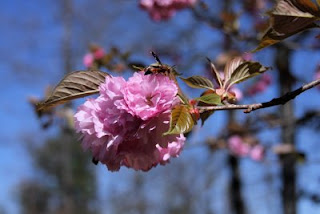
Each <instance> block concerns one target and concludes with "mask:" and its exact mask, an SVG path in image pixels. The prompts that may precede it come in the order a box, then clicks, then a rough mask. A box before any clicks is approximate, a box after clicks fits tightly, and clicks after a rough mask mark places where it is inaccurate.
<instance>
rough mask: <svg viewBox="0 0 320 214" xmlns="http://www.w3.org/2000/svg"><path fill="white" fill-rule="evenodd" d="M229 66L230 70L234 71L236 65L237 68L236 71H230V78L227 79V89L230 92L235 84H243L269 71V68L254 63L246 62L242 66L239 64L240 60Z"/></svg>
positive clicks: (233, 61)
mask: <svg viewBox="0 0 320 214" xmlns="http://www.w3.org/2000/svg"><path fill="white" fill-rule="evenodd" d="M228 64H230V65H228V66H226V67H229V68H230V69H234V68H235V66H234V65H236V66H237V67H236V68H235V70H233V71H232V70H230V71H229V74H230V76H229V77H228V78H226V79H225V84H224V86H225V89H226V90H228V89H229V88H230V86H232V85H233V84H236V83H239V82H242V81H244V80H246V79H248V78H251V77H254V76H256V75H258V74H261V73H263V72H265V71H267V70H268V69H269V67H264V66H262V65H261V64H260V63H258V62H252V61H244V62H242V63H241V64H239V60H237V59H235V60H232V61H231V62H229V63H228Z"/></svg>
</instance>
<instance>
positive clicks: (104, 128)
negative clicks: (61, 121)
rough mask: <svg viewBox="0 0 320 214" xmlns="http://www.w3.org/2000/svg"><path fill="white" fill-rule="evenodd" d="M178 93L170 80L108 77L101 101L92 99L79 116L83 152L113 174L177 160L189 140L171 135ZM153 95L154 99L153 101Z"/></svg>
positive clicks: (139, 76) (144, 76) (77, 114)
mask: <svg viewBox="0 0 320 214" xmlns="http://www.w3.org/2000/svg"><path fill="white" fill-rule="evenodd" d="M177 92H178V89H177V86H176V85H175V83H174V81H172V80H170V79H169V78H168V77H167V76H164V75H161V74H158V75H144V73H143V72H141V73H135V74H134V75H133V77H131V78H129V80H128V81H126V80H125V79H123V78H122V77H106V81H105V82H104V83H103V84H101V85H100V96H99V97H98V98H96V99H89V100H87V101H86V102H85V103H84V104H83V105H81V106H80V107H79V108H78V111H77V113H76V114H75V127H76V130H77V132H80V133H81V134H82V136H83V140H82V145H83V147H84V149H88V150H90V151H91V152H92V155H93V157H94V160H96V161H100V162H101V163H103V164H105V165H106V166H107V167H108V169H109V170H111V171H118V170H119V169H120V167H121V166H126V167H128V168H133V169H135V170H143V171H147V170H149V169H150V168H152V167H155V166H157V165H158V164H162V165H163V164H166V163H168V162H169V159H170V158H171V157H177V156H178V155H179V154H180V152H181V150H182V148H183V146H184V141H185V137H184V136H183V134H180V135H166V136H163V133H164V132H166V131H167V130H168V129H169V122H170V111H171V109H172V108H173V107H174V106H175V105H177V104H178V101H177V98H176V95H177ZM150 96H151V97H150Z"/></svg>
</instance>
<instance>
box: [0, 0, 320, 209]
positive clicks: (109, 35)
mask: <svg viewBox="0 0 320 214" xmlns="http://www.w3.org/2000/svg"><path fill="white" fill-rule="evenodd" d="M113 2H116V1H113ZM128 2H129V1H126V2H124V3H122V5H121V7H122V9H121V10H120V11H116V12H114V11H112V8H113V7H112V5H113V4H115V3H110V7H109V8H102V9H101V10H99V12H100V13H103V12H105V13H107V12H108V13H110V14H112V13H115V14H113V15H114V16H115V17H117V18H116V19H113V20H111V21H110V20H107V21H105V26H102V28H103V29H101V32H99V34H95V33H94V32H92V34H90V33H88V35H86V36H85V37H83V38H82V37H80V36H79V38H76V39H75V41H79V42H81V45H79V46H76V48H75V50H74V51H75V56H76V57H75V62H76V64H75V70H77V69H83V66H82V64H81V56H82V55H83V54H84V53H85V52H86V45H87V44H88V43H89V42H96V43H99V44H101V45H103V46H104V47H109V46H111V45H117V46H119V47H123V48H125V49H129V50H131V51H135V52H136V53H137V54H136V55H135V57H136V58H137V59H143V60H144V61H148V62H150V63H152V62H153V59H152V58H151V57H150V56H148V50H149V49H148V47H150V46H152V45H154V46H156V45H159V44H163V43H165V42H166V40H167V39H173V38H175V36H174V32H175V27H176V28H177V27H179V28H186V29H187V27H186V26H185V23H188V21H189V20H191V19H192V18H191V17H190V14H188V13H187V12H182V13H181V14H178V15H177V16H176V17H175V18H174V19H173V20H172V21H170V22H169V23H153V22H152V21H150V20H149V19H148V16H147V15H146V14H145V13H143V12H141V11H140V10H139V9H138V8H137V6H136V4H135V3H128ZM132 2H133V1H132ZM82 4H88V2H86V1H84V0H82V1H77V4H76V5H77V6H78V5H82ZM119 4H120V3H119ZM92 7H93V6H91V7H89V8H87V9H88V11H89V12H88V13H89V14H90V10H91V9H92ZM58 8H59V7H58V6H57V4H56V3H55V2H52V1H51V2H48V1H40V0H31V1H22V0H17V1H15V3H13V1H9V0H5V1H3V2H2V5H1V7H0V14H1V15H0V26H1V29H2V30H1V38H2V39H1V40H0V74H1V78H0V89H1V95H0V96H1V106H0V118H1V119H2V130H1V132H0V160H1V161H0V163H1V164H2V165H1V170H0V180H1V182H0V190H1V191H0V207H2V206H3V207H4V208H5V210H6V211H7V212H8V213H13V214H15V213H18V207H17V200H16V193H17V192H16V190H17V189H16V188H15V186H16V185H17V184H19V182H20V181H21V180H23V179H24V178H28V177H31V176H32V175H33V171H32V170H33V169H32V160H31V158H30V157H29V156H28V153H27V152H26V150H25V139H32V138H35V139H37V140H39V139H44V138H45V137H46V135H47V133H44V132H43V130H41V128H40V126H39V123H38V121H37V119H36V117H35V114H34V112H33V109H32V108H31V106H30V105H29V104H28V103H27V98H28V96H30V95H35V96H39V97H41V96H42V95H43V90H44V88H45V87H46V86H47V85H48V84H54V83H56V82H57V81H58V80H59V79H60V78H61V77H62V75H63V74H62V73H63V72H62V61H61V57H60V48H61V33H62V27H61V21H60V17H59V9H58ZM79 8H80V6H79ZM79 8H77V9H79ZM81 10H83V9H81V8H80V9H79V11H81ZM85 11H86V10H84V12H85ZM127 11H130V12H131V13H132V14H135V15H134V16H132V19H131V16H130V14H129V13H127ZM121 12H123V14H125V15H121V16H120V15H119V14H117V13H121ZM139 13H140V14H139ZM92 14H93V15H90V16H85V18H83V19H84V20H86V21H87V22H89V23H90V22H93V21H95V19H94V18H95V16H94V13H92ZM136 14H138V15H136ZM117 15H118V16H117ZM110 16H111V15H110ZM108 17H109V16H108ZM128 18H129V19H128ZM128 20H130V21H131V22H129V23H130V24H129V25H128ZM99 22H104V20H99ZM140 23H142V24H140ZM98 24H100V25H101V23H98ZM193 24H195V23H193ZM168 25H170V26H173V27H168ZM195 26H196V30H197V32H195V33H194V36H193V37H192V38H191V40H192V41H201V42H198V43H197V44H194V45H193V46H192V49H191V50H190V49H189V48H190V47H188V46H187V45H186V44H185V43H183V44H182V45H181V46H182V47H181V50H182V51H183V52H184V53H188V52H189V51H198V50H203V52H205V53H207V54H206V55H204V56H203V58H204V57H205V56H210V57H214V56H216V55H217V54H218V50H216V49H214V45H210V46H207V42H208V43H209V42H210V44H212V40H213V39H212V38H213V37H214V38H217V39H218V38H219V37H218V36H217V35H215V34H213V33H212V32H211V29H210V28H208V27H207V26H201V25H200V26H197V25H195ZM88 29H90V26H88ZM74 30H75V32H77V33H80V34H81V32H83V30H85V28H81V29H74ZM74 36H75V37H77V35H76V34H75V35H74ZM141 38H148V39H146V41H148V42H152V45H150V44H149V43H147V42H146V43H143V44H141V43H138V42H137V41H140V40H141ZM218 42H219V41H218V40H217V43H218ZM133 44H140V45H133ZM272 54H273V52H272V51H270V50H267V51H266V52H265V53H263V54H260V53H259V54H257V55H256V59H257V60H259V61H261V62H262V63H264V64H266V65H268V63H271V62H270V59H269V57H270V56H272ZM293 60H294V63H293V66H292V69H293V71H294V72H295V74H296V75H297V76H299V77H301V78H303V79H305V80H306V81H310V80H311V79H312V72H313V70H314V69H315V66H316V64H317V63H319V62H320V53H319V52H310V51H309V52H308V51H300V52H299V53H297V54H295V55H294V57H293ZM193 69H195V70H199V69H200V67H199V66H198V67H197V66H195V67H194V68H193ZM275 94H276V92H275V90H274V89H270V90H268V91H267V92H266V94H264V95H261V96H258V97H256V98H255V100H268V99H269V98H271V97H272V96H274V95H275ZM310 98H312V99H310ZM319 98H320V92H319V91H317V90H311V91H309V92H307V93H305V94H304V95H302V96H301V97H299V98H298V99H297V100H296V112H297V115H301V113H302V112H303V111H304V110H305V109H311V108H317V109H319ZM241 117H242V116H241ZM222 124H223V117H222V116H219V115H217V116H216V117H215V118H211V119H210V121H209V122H208V124H206V125H205V127H203V129H202V131H201V132H199V133H197V134H196V135H195V136H194V137H193V138H192V139H190V141H191V142H198V141H199V140H200V139H201V137H205V136H208V135H209V133H208V132H206V130H208V129H209V128H211V127H212V126H213V125H214V127H215V129H216V130H217V131H218V130H219V127H221V126H222ZM49 134H50V133H49ZM199 136H201V137H199ZM262 136H266V138H265V139H267V141H271V142H272V143H277V142H276V139H272V138H271V139H270V136H273V135H272V134H270V133H268V132H267V133H265V134H264V135H262ZM297 138H298V140H299V142H298V148H300V149H302V150H303V151H310V150H312V151H316V152H312V153H310V155H309V158H310V160H312V161H310V163H306V164H304V165H300V166H299V167H298V169H299V173H300V175H301V176H300V177H299V184H300V185H301V186H304V187H305V188H306V189H308V190H310V191H316V190H319V189H320V188H319V183H320V182H319V178H320V171H319V166H320V165H318V164H314V161H316V160H320V153H319V151H320V150H319V148H320V147H319V143H320V142H319V139H320V137H319V133H314V132H311V131H309V130H302V131H301V132H300V133H299V135H298V136H297ZM205 150H206V149H205V148H204V147H201V146H199V147H197V146H196V148H195V149H186V151H185V152H184V153H183V154H182V157H181V158H182V159H184V160H188V158H191V159H192V158H194V156H197V159H199V161H200V162H201V160H202V161H203V164H206V163H205V161H204V160H206V158H208V157H209V155H208V152H206V151H205ZM219 155H220V156H223V155H225V154H217V156H219ZM269 158H270V159H271V160H272V159H274V158H275V157H273V156H272V155H270V157H269ZM220 159H221V158H220ZM213 160H217V161H218V160H219V157H216V156H215V157H213ZM175 164H178V162H175V161H173V163H172V164H170V165H169V166H166V167H168V170H170V169H171V170H173V171H174V166H175ZM319 164H320V162H319ZM270 166H271V167H270ZM97 169H98V173H99V181H100V183H101V184H103V188H102V189H100V191H101V193H100V194H101V195H103V192H104V191H108V188H110V186H114V185H116V186H117V185H118V186H121V185H124V186H125V185H126V183H129V182H130V181H129V180H126V179H125V177H126V176H127V175H128V174H129V175H130V174H132V172H131V171H130V170H126V169H123V170H121V171H120V172H119V173H109V172H107V171H106V169H105V167H103V166H98V168H97ZM241 169H242V173H243V176H244V177H245V178H246V179H244V180H245V184H244V193H245V197H247V198H248V199H249V201H251V202H250V203H249V205H248V209H249V210H251V211H252V212H250V213H255V212H254V211H255V209H256V206H255V205H254V201H255V198H257V197H259V195H260V197H263V195H264V194H266V192H267V191H270V192H272V194H271V195H273V196H276V195H277V191H278V189H279V187H280V186H279V183H277V182H274V184H272V187H273V188H272V189H269V190H268V189H266V185H264V184H265V183H264V180H263V179H264V178H263V176H265V174H266V173H271V174H272V175H273V176H277V173H278V171H277V170H278V167H277V166H276V164H272V163H271V164H270V162H266V163H263V164H262V166H261V164H257V163H253V162H252V161H250V160H243V161H242V162H241ZM217 170H218V169H217ZM154 171H155V172H160V173H161V172H166V169H165V167H158V168H156V169H154ZM155 172H151V173H150V175H149V174H148V175H146V174H144V175H145V176H152V175H153V173H155ZM247 172H248V173H247ZM227 177H228V173H227V172H226V171H222V172H221V174H219V175H218V176H217V178H216V180H215V182H216V184H218V185H215V188H212V189H210V191H209V190H208V194H209V195H210V197H211V199H212V200H214V199H216V200H215V201H216V202H215V203H214V204H213V205H212V206H213V208H212V209H213V210H216V211H217V212H218V211H219V210H221V209H223V207H224V206H223V205H221V204H219V202H217V201H219V196H220V195H221V194H223V193H224V192H223V191H224V189H223V187H224V186H225V185H226V178H227ZM119 178H121V179H123V180H124V182H123V183H121V184H119V183H117V181H118V180H119ZM219 184H220V185H219ZM219 186H220V187H219ZM253 187H254V190H253ZM119 188H120V187H119ZM252 191H254V192H253V193H252ZM249 193H250V194H249ZM318 193H319V191H318ZM270 201H272V202H270V203H271V204H272V203H273V204H274V203H275V202H274V198H271V199H270ZM260 203H261V207H263V208H262V209H261V210H259V213H269V212H267V211H270V210H268V206H269V205H270V203H268V201H263V202H260ZM278 203H279V202H278ZM278 206H279V204H277V203H276V204H275V208H271V209H274V212H272V213H277V212H278V211H279V208H277V207H278ZM299 210H300V211H301V212H300V213H306V214H307V213H311V212H313V213H315V212H316V210H319V212H320V208H319V206H315V205H314V204H312V203H311V202H309V201H306V200H302V202H301V203H300V204H299Z"/></svg>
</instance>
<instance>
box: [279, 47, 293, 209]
mask: <svg viewBox="0 0 320 214" xmlns="http://www.w3.org/2000/svg"><path fill="white" fill-rule="evenodd" d="M290 55H291V52H290V50H289V49H288V48H286V47H284V46H278V48H277V53H276V58H275V64H276V66H277V69H278V72H279V86H280V95H283V94H285V93H286V92H288V91H291V90H292V88H293V84H294V78H293V76H292V74H291V72H290V63H289V62H290ZM280 113H281V115H280V121H282V126H281V141H282V143H285V144H293V145H294V144H295V116H294V102H293V101H291V102H288V103H287V104H285V105H283V106H280ZM295 161H296V159H295V155H293V154H287V155H284V156H283V157H281V162H282V172H281V176H282V188H283V189H282V202H283V203H282V204H283V213H284V214H296V169H295V168H296V167H295Z"/></svg>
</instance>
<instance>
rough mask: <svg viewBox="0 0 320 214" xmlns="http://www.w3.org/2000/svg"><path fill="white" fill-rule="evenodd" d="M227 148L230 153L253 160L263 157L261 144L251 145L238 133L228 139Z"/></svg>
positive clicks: (260, 159)
mask: <svg viewBox="0 0 320 214" xmlns="http://www.w3.org/2000/svg"><path fill="white" fill-rule="evenodd" d="M228 148H229V150H230V152H231V154H233V155H235V156H238V157H250V158H251V159H252V160H254V161H262V160H263V158H264V152H265V149H264V147H263V146H262V145H259V144H257V145H254V146H251V145H249V144H248V143H246V142H244V141H243V139H242V137H240V136H239V135H233V136H231V137H230V138H229V139H228Z"/></svg>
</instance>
